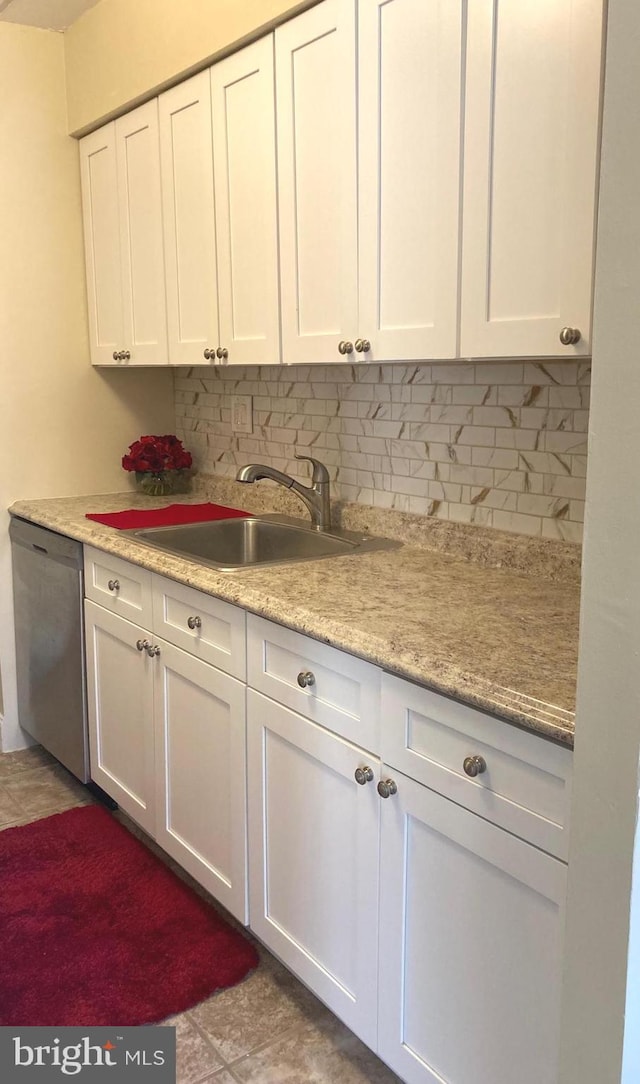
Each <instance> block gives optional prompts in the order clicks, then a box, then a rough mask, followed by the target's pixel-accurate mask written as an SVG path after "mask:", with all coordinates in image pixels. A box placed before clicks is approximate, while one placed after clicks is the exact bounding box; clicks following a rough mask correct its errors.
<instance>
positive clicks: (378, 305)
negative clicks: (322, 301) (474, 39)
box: [358, 0, 462, 361]
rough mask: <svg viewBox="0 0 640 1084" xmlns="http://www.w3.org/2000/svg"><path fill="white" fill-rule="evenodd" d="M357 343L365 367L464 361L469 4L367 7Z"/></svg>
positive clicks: (362, 15) (416, 1)
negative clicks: (460, 354)
mask: <svg viewBox="0 0 640 1084" xmlns="http://www.w3.org/2000/svg"><path fill="white" fill-rule="evenodd" d="M358 10H359V25H358V44H359V49H358V65H359V115H358V125H359V140H360V144H359V147H360V155H359V164H358V165H359V182H358V185H359V187H358V213H359V238H360V265H359V280H360V305H359V322H358V329H359V331H358V334H359V336H361V337H363V338H365V339H368V340H369V342H370V343H371V351H370V352H368V353H367V354H366V355H364V356H366V357H367V359H370V360H376V361H383V360H387V361H393V360H420V359H422V358H434V357H436V358H447V357H449V358H451V357H455V356H456V347H457V323H458V245H459V229H460V223H459V218H460V118H461V95H462V3H461V0H454V2H452V0H360V4H359V9H358Z"/></svg>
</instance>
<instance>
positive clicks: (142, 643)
mask: <svg viewBox="0 0 640 1084" xmlns="http://www.w3.org/2000/svg"><path fill="white" fill-rule="evenodd" d="M136 647H137V649H138V651H148V650H149V648H150V647H151V644H150V643H149V641H148V640H136Z"/></svg>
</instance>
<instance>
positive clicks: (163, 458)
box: [122, 434, 193, 474]
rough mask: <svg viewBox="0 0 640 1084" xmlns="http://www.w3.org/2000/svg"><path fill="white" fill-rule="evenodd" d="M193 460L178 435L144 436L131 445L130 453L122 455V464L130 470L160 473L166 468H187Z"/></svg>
mask: <svg viewBox="0 0 640 1084" xmlns="http://www.w3.org/2000/svg"><path fill="white" fill-rule="evenodd" d="M192 463H193V460H192V458H191V452H187V451H186V450H185V449H184V448H183V446H182V441H181V440H179V439H178V437H176V436H174V435H172V434H169V435H166V436H144V437H140V438H139V440H134V442H133V444H130V445H129V452H128V454H126V455H124V456H123V457H122V466H123V467H124V469H125V470H129V471H143V472H147V471H151V472H152V473H153V474H159V473H160V472H161V471H166V470H187V468H188V467H190V466H191V464H192Z"/></svg>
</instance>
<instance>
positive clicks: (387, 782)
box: [378, 779, 398, 798]
mask: <svg viewBox="0 0 640 1084" xmlns="http://www.w3.org/2000/svg"><path fill="white" fill-rule="evenodd" d="M397 792H398V786H397V783H396V782H395V780H394V779H381V780H380V781H379V783H378V794H379V795H380V797H381V798H390V797H391V795H392V794H397Z"/></svg>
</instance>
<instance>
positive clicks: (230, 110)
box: [211, 35, 280, 365]
mask: <svg viewBox="0 0 640 1084" xmlns="http://www.w3.org/2000/svg"><path fill="white" fill-rule="evenodd" d="M211 100H212V105H213V147H214V162H215V193H216V225H217V231H216V232H217V242H218V297H219V303H220V344H221V349H222V358H223V360H225V361H226V360H228V362H229V363H230V364H231V363H234V362H235V363H238V364H241V365H274V364H278V363H279V362H280V314H279V296H278V295H279V289H278V287H279V283H278V205H277V192H276V118H275V86H274V68H273V36H272V35H269V36H268V37H266V38H263V39H261V40H260V41H257V42H256V43H255V44H254V45H250V46H248V47H247V48H246V49H242V50H241V51H240V52H239V53H235V54H234V55H233V56H230V57H228V59H227V60H223V61H221V63H219V64H216V65H214V67H213V68H212V69H211ZM225 351H226V355H227V356H225Z"/></svg>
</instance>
